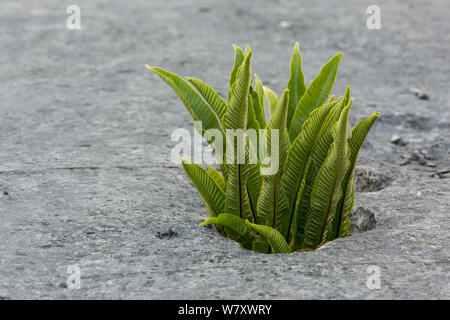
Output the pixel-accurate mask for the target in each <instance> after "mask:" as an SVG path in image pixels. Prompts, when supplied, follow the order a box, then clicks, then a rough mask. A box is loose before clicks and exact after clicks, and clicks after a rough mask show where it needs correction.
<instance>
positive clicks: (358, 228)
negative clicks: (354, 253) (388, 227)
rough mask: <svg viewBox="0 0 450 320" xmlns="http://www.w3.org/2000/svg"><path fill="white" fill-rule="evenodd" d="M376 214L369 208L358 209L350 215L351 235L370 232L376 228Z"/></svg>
mask: <svg viewBox="0 0 450 320" xmlns="http://www.w3.org/2000/svg"><path fill="white" fill-rule="evenodd" d="M376 224H377V220H376V219H375V214H374V213H373V212H372V211H370V210H369V209H367V208H363V207H356V208H355V209H354V210H353V212H352V214H351V215H350V235H354V234H357V233H361V232H365V231H369V230H372V229H374V228H375V226H376Z"/></svg>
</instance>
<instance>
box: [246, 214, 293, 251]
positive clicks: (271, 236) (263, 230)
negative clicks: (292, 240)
mask: <svg viewBox="0 0 450 320" xmlns="http://www.w3.org/2000/svg"><path fill="white" fill-rule="evenodd" d="M247 225H249V226H250V227H251V228H252V229H253V230H255V231H256V232H258V233H260V234H261V235H262V236H263V237H264V238H265V239H266V240H267V241H268V242H269V244H270V247H271V248H272V252H273V253H290V252H291V250H290V248H289V246H288V244H287V243H286V240H285V239H284V237H283V235H282V234H281V233H280V232H279V231H278V230H276V229H274V228H271V227H268V226H263V225H259V224H253V223H250V222H248V221H247Z"/></svg>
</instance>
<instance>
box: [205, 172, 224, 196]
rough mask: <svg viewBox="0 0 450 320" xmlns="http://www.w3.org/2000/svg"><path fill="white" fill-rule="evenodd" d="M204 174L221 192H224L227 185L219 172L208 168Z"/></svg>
mask: <svg viewBox="0 0 450 320" xmlns="http://www.w3.org/2000/svg"><path fill="white" fill-rule="evenodd" d="M206 173H207V174H208V175H209V176H210V177H211V178H213V180H214V181H215V182H216V184H217V185H218V186H219V187H220V189H222V191H223V192H225V191H226V188H227V183H226V182H225V178H224V177H223V176H222V175H221V174H220V172H219V171H217V170H216V169H214V168H213V167H211V166H210V167H208V169H207V170H206Z"/></svg>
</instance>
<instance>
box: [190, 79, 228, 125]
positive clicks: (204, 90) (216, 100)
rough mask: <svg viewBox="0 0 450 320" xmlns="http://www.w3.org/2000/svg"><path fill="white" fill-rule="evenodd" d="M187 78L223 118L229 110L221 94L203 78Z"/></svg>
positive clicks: (220, 117)
mask: <svg viewBox="0 0 450 320" xmlns="http://www.w3.org/2000/svg"><path fill="white" fill-rule="evenodd" d="M186 80H188V81H189V82H190V83H192V84H193V85H194V87H196V88H197V90H198V91H199V92H200V94H201V95H202V97H203V98H204V99H205V100H206V102H208V104H209V105H210V107H211V109H212V110H213V111H214V112H215V113H216V114H217V116H218V117H219V119H222V117H223V115H224V114H225V112H226V111H227V104H226V102H225V101H223V99H222V98H221V97H220V96H219V94H218V93H217V92H216V91H214V89H213V88H211V87H210V86H209V85H207V84H206V83H204V82H203V81H202V80H199V79H197V78H193V77H186Z"/></svg>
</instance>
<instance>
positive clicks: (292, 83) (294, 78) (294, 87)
mask: <svg viewBox="0 0 450 320" xmlns="http://www.w3.org/2000/svg"><path fill="white" fill-rule="evenodd" d="M287 87H288V89H289V108H288V116H287V129H288V130H289V128H290V126H291V120H292V117H293V116H294V112H295V109H296V107H297V104H298V102H299V100H300V98H301V97H302V96H303V94H304V93H305V90H306V87H305V77H304V75H303V71H302V58H301V57H300V51H299V49H298V42H296V43H295V46H294V52H293V54H292V59H291V74H290V77H289V81H288V85H287Z"/></svg>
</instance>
